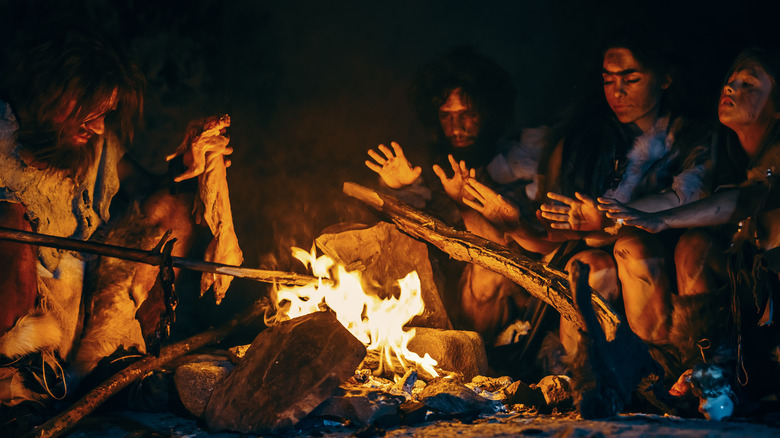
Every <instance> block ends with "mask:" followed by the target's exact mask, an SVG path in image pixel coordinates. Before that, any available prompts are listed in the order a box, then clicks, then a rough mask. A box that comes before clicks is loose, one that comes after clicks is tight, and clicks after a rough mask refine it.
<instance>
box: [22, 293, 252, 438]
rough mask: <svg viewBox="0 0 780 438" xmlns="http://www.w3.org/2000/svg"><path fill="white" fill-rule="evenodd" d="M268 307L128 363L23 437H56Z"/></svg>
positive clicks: (247, 324)
mask: <svg viewBox="0 0 780 438" xmlns="http://www.w3.org/2000/svg"><path fill="white" fill-rule="evenodd" d="M266 308H267V306H266V305H264V304H261V303H260V302H258V303H256V304H255V306H254V307H253V308H252V309H251V310H250V311H249V312H247V313H245V314H243V315H242V316H240V317H238V318H236V319H234V320H233V321H231V322H229V323H227V324H225V325H223V326H221V327H217V328H214V329H211V330H207V331H205V332H203V333H200V334H198V335H195V336H192V337H190V338H187V339H185V340H183V341H180V342H177V343H175V344H172V345H167V346H165V347H163V348H162V349H161V350H160V355H159V356H158V357H155V356H147V357H145V358H143V359H141V360H139V361H138V362H135V363H133V364H132V365H129V366H128V367H127V368H125V369H124V370H122V371H120V372H118V373H117V374H115V375H114V376H113V377H111V378H110V379H108V380H106V381H105V382H103V383H102V384H100V386H98V387H96V388H95V389H93V390H91V391H90V392H88V393H87V394H86V395H84V396H83V397H82V398H81V399H79V400H78V401H76V402H75V403H74V404H73V405H72V406H71V407H70V408H69V409H68V410H66V411H64V412H61V413H60V414H59V415H57V416H56V417H54V418H52V419H50V420H49V421H47V422H46V423H44V424H42V425H40V426H38V427H36V428H35V429H33V430H32V431H30V432H29V433H28V434H26V435H24V437H25V438H32V437H36V438H44V437H57V436H60V435H62V434H64V433H65V432H67V431H68V430H70V429H71V428H73V426H75V425H76V424H77V423H78V422H79V421H81V420H82V419H83V418H84V417H86V416H87V415H89V414H91V413H92V412H93V411H94V410H95V409H97V408H98V407H99V406H100V405H101V404H103V403H104V402H105V401H106V400H108V399H109V398H110V397H111V396H113V395H115V394H117V393H118V392H119V391H121V390H122V389H124V388H126V387H127V386H128V385H130V384H131V383H132V382H134V381H135V380H137V379H139V378H141V377H143V376H144V375H146V374H148V373H149V372H151V371H154V370H156V369H159V368H160V367H162V366H163V365H165V364H167V363H168V362H170V361H172V360H174V359H176V358H178V357H181V356H183V355H185V354H187V353H189V352H191V351H194V350H197V349H198V348H201V347H203V346H206V345H209V344H214V343H216V342H219V341H220V340H222V339H223V338H225V337H226V336H227V335H229V334H230V333H232V332H233V331H234V330H236V329H238V328H241V327H245V326H249V325H250V324H252V323H254V322H257V321H258V320H262V318H263V314H264V313H265V311H266Z"/></svg>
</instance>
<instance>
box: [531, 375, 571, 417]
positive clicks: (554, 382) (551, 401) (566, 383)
mask: <svg viewBox="0 0 780 438" xmlns="http://www.w3.org/2000/svg"><path fill="white" fill-rule="evenodd" d="M536 386H537V387H538V388H539V389H541V390H542V394H543V395H544V400H545V402H546V403H547V406H548V407H549V408H550V409H552V408H557V409H558V410H567V409H570V408H571V407H572V402H573V400H574V397H573V395H572V392H571V379H570V378H569V377H567V376H546V377H543V378H542V380H540V381H539V383H537V384H536Z"/></svg>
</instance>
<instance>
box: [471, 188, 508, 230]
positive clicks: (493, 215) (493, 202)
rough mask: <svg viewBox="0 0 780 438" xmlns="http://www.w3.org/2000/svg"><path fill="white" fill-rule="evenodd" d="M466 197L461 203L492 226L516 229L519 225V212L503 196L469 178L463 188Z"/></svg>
mask: <svg viewBox="0 0 780 438" xmlns="http://www.w3.org/2000/svg"><path fill="white" fill-rule="evenodd" d="M465 190H466V192H467V193H468V194H469V196H468V197H464V198H463V203H464V204H466V205H467V206H469V207H471V208H473V209H474V210H476V211H477V212H479V213H480V214H481V215H482V216H484V217H485V219H487V220H488V221H489V222H491V223H492V224H493V225H496V226H498V227H499V228H504V229H509V228H516V227H517V226H518V225H519V223H520V210H519V209H518V208H517V207H516V206H514V205H513V204H512V203H510V202H509V201H507V200H506V199H505V198H504V197H503V196H501V195H499V194H498V193H496V192H495V191H493V190H492V189H491V188H490V187H488V186H486V185H484V184H482V183H481V182H479V181H477V180H476V179H474V178H469V179H468V180H467V183H466V186H465Z"/></svg>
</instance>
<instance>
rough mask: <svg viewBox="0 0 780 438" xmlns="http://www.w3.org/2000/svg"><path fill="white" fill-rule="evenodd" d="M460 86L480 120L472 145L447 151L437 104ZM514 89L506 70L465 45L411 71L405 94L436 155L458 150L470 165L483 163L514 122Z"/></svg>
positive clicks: (457, 153) (488, 158) (448, 148)
mask: <svg viewBox="0 0 780 438" xmlns="http://www.w3.org/2000/svg"><path fill="white" fill-rule="evenodd" d="M457 88H460V89H461V90H462V96H464V97H465V99H467V101H468V103H469V104H471V105H472V107H473V108H474V110H475V111H477V112H478V113H479V114H480V116H481V119H482V124H481V126H480V132H479V137H478V139H477V143H476V144H475V145H473V146H470V147H468V148H458V149H463V150H453V148H452V147H451V146H450V145H449V144H448V143H447V140H446V138H444V132H443V131H442V129H441V124H440V123H439V107H440V106H441V105H443V104H444V103H445V102H446V101H447V98H448V97H449V95H450V93H451V92H452V91H453V90H455V89H457ZM516 94H517V92H516V90H515V87H514V85H512V78H511V76H510V75H509V73H508V72H507V71H506V70H504V69H503V68H501V67H500V66H499V65H498V64H496V63H495V62H494V61H492V60H490V59H489V58H487V57H486V56H484V55H482V54H480V53H478V52H476V51H475V50H474V49H473V48H472V47H470V46H460V47H457V48H456V49H454V50H453V51H451V52H449V53H447V54H446V55H444V56H443V57H441V58H439V59H436V60H434V61H433V62H431V63H429V64H427V65H424V66H423V67H422V68H420V70H419V71H418V72H417V74H416V76H415V78H414V81H413V84H412V87H411V89H410V98H411V100H412V105H413V106H414V109H415V111H416V113H417V116H418V117H419V119H420V122H421V123H422V124H423V125H424V126H425V127H426V129H427V130H428V131H429V134H430V136H431V139H432V141H433V143H434V145H435V148H436V153H437V154H438V155H446V154H448V153H456V155H459V154H462V155H463V156H462V157H457V156H456V158H457V159H465V160H466V161H467V162H468V163H469V165H471V166H475V167H476V166H480V165H483V164H486V163H487V162H488V161H489V160H490V159H492V158H493V156H494V155H495V152H496V145H497V142H498V140H499V138H500V137H501V135H502V134H504V133H505V132H506V131H507V130H509V129H510V128H511V125H512V122H513V120H514V106H515V97H516Z"/></svg>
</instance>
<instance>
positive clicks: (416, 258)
mask: <svg viewBox="0 0 780 438" xmlns="http://www.w3.org/2000/svg"><path fill="white" fill-rule="evenodd" d="M316 242H317V247H318V248H320V250H322V252H324V253H325V254H327V255H328V256H329V257H331V258H332V259H333V260H336V261H338V262H340V263H342V264H344V265H345V266H356V265H360V266H362V267H364V268H365V270H364V271H363V275H362V283H363V289H364V290H365V291H377V294H378V295H379V297H380V298H387V297H389V296H391V295H392V296H398V293H399V292H400V289H399V286H398V280H400V279H402V278H404V277H406V275H408V274H409V273H410V272H412V271H417V275H419V277H420V286H421V288H422V298H423V303H424V304H425V311H424V312H423V314H422V315H418V316H415V317H414V318H413V319H412V320H411V321H410V322H409V326H410V327H432V328H440V329H451V328H452V324H451V323H450V320H449V317H448V316H447V312H446V311H445V310H444V304H443V303H442V301H441V297H440V296H439V291H438V289H437V288H436V284H435V283H434V277H433V269H432V268H431V262H430V260H429V259H428V246H427V245H426V244H425V243H422V242H420V241H417V240H415V239H413V238H411V237H409V236H407V235H406V234H404V233H402V232H400V231H398V229H397V228H396V227H395V225H392V224H390V223H387V222H379V223H377V224H376V225H374V226H372V227H370V228H363V229H352V230H347V231H342V232H326V233H323V234H322V235H321V236H320V237H318V238H317V240H316ZM382 294H384V295H382Z"/></svg>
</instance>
